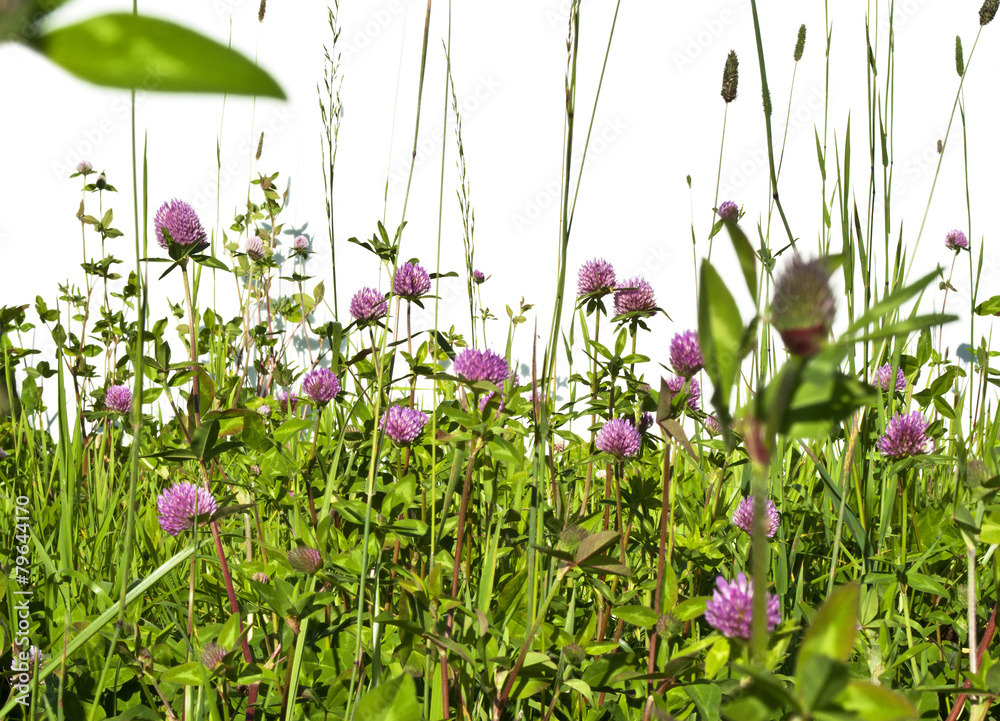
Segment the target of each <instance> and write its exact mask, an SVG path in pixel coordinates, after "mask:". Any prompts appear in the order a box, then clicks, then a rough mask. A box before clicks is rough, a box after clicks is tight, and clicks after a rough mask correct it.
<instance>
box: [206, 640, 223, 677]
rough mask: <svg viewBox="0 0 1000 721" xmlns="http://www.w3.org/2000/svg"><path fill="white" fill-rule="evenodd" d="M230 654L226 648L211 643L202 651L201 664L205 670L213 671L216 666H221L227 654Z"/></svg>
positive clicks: (213, 642)
mask: <svg viewBox="0 0 1000 721" xmlns="http://www.w3.org/2000/svg"><path fill="white" fill-rule="evenodd" d="M227 653H229V651H228V650H226V647H225V646H220V645H219V644H217V643H216V642H215V641H209V642H208V643H206V644H205V647H204V648H203V649H202V650H201V662H202V663H203V664H204V665H205V668H207V669H209V670H212V669H213V668H215V667H216V666H221V665H222V662H223V660H225V658H226V654H227Z"/></svg>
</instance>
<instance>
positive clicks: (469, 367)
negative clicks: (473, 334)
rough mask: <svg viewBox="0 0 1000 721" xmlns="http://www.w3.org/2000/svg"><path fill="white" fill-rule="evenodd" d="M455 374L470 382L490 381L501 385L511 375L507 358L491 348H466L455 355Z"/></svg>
mask: <svg viewBox="0 0 1000 721" xmlns="http://www.w3.org/2000/svg"><path fill="white" fill-rule="evenodd" d="M455 375H457V376H458V377H459V378H461V379H462V380H465V381H468V382H469V383H478V382H479V381H489V382H490V383H493V384H494V385H500V384H501V383H503V382H504V381H505V380H506V379H507V377H508V376H510V366H508V365H507V360H506V359H505V358H504V357H503V356H502V355H499V354H497V353H494V352H493V351H491V350H476V349H475V348H466V349H465V350H463V351H462V352H460V353H459V354H458V355H456V356H455Z"/></svg>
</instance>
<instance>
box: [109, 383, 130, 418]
mask: <svg viewBox="0 0 1000 721" xmlns="http://www.w3.org/2000/svg"><path fill="white" fill-rule="evenodd" d="M104 407H105V408H107V409H108V410H109V411H112V412H113V413H122V414H124V413H128V412H129V411H130V410H132V391H130V390H129V388H128V386H109V387H108V390H107V392H106V393H105V394H104Z"/></svg>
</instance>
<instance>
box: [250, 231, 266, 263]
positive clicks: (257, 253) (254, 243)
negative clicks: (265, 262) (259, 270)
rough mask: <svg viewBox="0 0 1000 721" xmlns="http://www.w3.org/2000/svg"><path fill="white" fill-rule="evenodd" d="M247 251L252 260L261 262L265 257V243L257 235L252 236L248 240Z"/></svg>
mask: <svg viewBox="0 0 1000 721" xmlns="http://www.w3.org/2000/svg"><path fill="white" fill-rule="evenodd" d="M246 250H247V255H249V256H250V258H251V259H252V260H261V259H263V257H264V241H263V240H261V239H260V238H259V237H257V236H256V235H251V236H250V237H249V238H247V242H246Z"/></svg>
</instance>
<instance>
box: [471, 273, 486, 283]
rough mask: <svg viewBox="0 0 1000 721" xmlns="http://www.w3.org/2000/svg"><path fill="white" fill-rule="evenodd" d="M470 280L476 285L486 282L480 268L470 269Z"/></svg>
mask: <svg viewBox="0 0 1000 721" xmlns="http://www.w3.org/2000/svg"><path fill="white" fill-rule="evenodd" d="M472 282H473V283H475V284H476V285H479V284H481V283H485V282H486V276H485V275H483V271H481V270H474V271H472Z"/></svg>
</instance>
